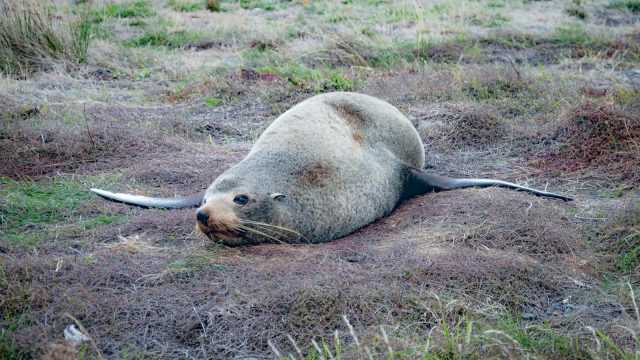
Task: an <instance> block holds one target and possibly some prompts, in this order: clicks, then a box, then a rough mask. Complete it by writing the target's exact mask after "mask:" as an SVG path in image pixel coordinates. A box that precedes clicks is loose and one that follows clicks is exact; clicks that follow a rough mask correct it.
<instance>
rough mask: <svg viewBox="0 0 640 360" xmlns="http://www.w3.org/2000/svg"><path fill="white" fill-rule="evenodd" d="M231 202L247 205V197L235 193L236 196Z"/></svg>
mask: <svg viewBox="0 0 640 360" xmlns="http://www.w3.org/2000/svg"><path fill="white" fill-rule="evenodd" d="M233 202H234V203H236V204H240V205H247V203H248V202H249V197H248V196H247V195H236V197H234V198H233Z"/></svg>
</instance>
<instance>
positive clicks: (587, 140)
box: [533, 101, 640, 184]
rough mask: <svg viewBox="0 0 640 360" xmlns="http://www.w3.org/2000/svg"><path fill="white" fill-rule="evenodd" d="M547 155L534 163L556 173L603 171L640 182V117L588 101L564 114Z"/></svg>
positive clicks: (613, 107) (604, 104)
mask: <svg viewBox="0 0 640 360" xmlns="http://www.w3.org/2000/svg"><path fill="white" fill-rule="evenodd" d="M561 117H562V120H561V122H560V125H559V127H558V129H557V130H556V131H555V132H554V133H553V134H552V135H550V136H549V137H548V138H547V141H548V142H549V144H550V145H551V146H552V147H551V148H550V151H549V152H548V154H546V155H545V156H543V157H542V158H541V159H540V160H535V161H534V162H533V163H534V164H535V165H536V166H541V167H544V168H545V170H546V171H548V172H550V173H554V174H559V173H563V172H564V173H571V172H576V171H580V170H584V169H587V168H590V169H596V168H597V169H600V170H601V171H605V172H606V173H608V174H611V175H612V176H615V177H617V178H620V179H621V180H623V181H629V182H630V183H635V184H637V183H638V182H640V173H639V172H638V164H640V142H639V141H638V139H640V117H639V116H638V114H634V113H629V112H626V111H624V110H622V109H620V108H619V107H617V106H615V105H614V104H607V103H604V102H595V101H586V102H584V103H582V104H581V105H579V106H577V107H574V108H571V109H568V110H567V111H566V112H565V113H564V114H562V115H561Z"/></svg>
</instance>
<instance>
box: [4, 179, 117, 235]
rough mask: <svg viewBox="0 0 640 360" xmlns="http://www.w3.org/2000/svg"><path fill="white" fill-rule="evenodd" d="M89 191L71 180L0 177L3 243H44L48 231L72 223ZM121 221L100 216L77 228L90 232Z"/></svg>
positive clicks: (89, 195)
mask: <svg viewBox="0 0 640 360" xmlns="http://www.w3.org/2000/svg"><path fill="white" fill-rule="evenodd" d="M88 187H89V186H87V185H85V184H83V183H81V182H79V181H77V180H69V179H53V180H49V181H41V182H36V181H31V180H13V179H10V178H8V177H4V176H3V177H0V198H1V199H2V201H1V202H0V219H1V224H2V228H0V235H1V238H2V242H8V243H11V244H16V245H30V246H33V245H35V244H37V243H38V242H40V241H42V240H43V239H44V238H45V235H46V234H47V231H48V229H49V228H51V227H54V226H58V225H59V224H61V223H64V222H65V221H69V220H71V219H72V217H73V216H74V214H75V213H76V210H77V208H78V207H79V206H80V205H81V204H82V203H85V202H87V201H89V200H90V199H91V198H92V197H93V195H92V194H91V193H90V192H89V191H88V190H87V189H88ZM119 219H120V218H119V217H116V216H108V215H98V216H97V217H95V218H90V219H84V220H81V221H80V222H78V223H77V225H76V226H77V227H78V228H80V229H82V230H88V229H92V228H95V227H96V226H99V225H102V224H112V223H114V222H116V221H118V220H119Z"/></svg>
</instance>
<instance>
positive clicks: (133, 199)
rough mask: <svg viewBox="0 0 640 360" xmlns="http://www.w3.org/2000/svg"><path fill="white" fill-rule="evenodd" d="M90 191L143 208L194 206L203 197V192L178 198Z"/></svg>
mask: <svg viewBox="0 0 640 360" xmlns="http://www.w3.org/2000/svg"><path fill="white" fill-rule="evenodd" d="M91 191H92V192H94V193H96V194H98V195H100V196H102V197H103V198H105V199H107V200H111V201H115V202H121V203H125V204H128V205H134V206H140V207H143V208H164V209H179V208H185V207H196V206H199V205H200V204H201V203H202V198H203V197H204V192H200V193H197V194H194V195H190V196H186V197H179V198H152V197H148V196H140V195H131V194H123V193H112V192H111V191H106V190H100V189H91Z"/></svg>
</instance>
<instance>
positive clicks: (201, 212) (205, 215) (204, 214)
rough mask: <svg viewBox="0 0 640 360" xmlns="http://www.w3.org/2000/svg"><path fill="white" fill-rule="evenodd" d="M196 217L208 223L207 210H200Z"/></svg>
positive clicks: (201, 222)
mask: <svg viewBox="0 0 640 360" xmlns="http://www.w3.org/2000/svg"><path fill="white" fill-rule="evenodd" d="M196 219H198V222H199V223H200V224H202V225H205V226H206V225H207V221H208V220H209V215H207V213H206V212H204V211H198V212H197V213H196Z"/></svg>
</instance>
